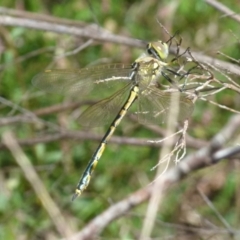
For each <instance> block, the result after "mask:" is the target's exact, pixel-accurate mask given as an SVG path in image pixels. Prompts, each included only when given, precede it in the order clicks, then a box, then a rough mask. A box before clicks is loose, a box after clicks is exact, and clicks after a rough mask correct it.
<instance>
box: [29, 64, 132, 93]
mask: <svg viewBox="0 0 240 240" xmlns="http://www.w3.org/2000/svg"><path fill="white" fill-rule="evenodd" d="M131 71H132V67H131V65H126V64H107V65H100V66H94V67H89V68H83V69H80V70H65V69H63V70H60V69H58V70H57V69H56V70H46V71H44V72H41V73H39V74H38V75H36V76H35V77H34V78H33V80H32V83H33V85H34V86H35V87H37V88H40V89H42V90H45V91H47V92H53V93H60V94H64V95H77V96H80V97H84V96H86V95H87V94H88V93H90V92H91V91H93V90H96V94H97V93H99V92H102V91H103V92H106V91H107V89H108V88H113V87H114V86H115V85H116V84H117V83H119V82H125V83H126V82H129V80H130V74H131ZM118 89H119V88H118ZM102 97H104V96H102ZM105 97H106V96H105Z"/></svg>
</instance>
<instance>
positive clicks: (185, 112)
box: [137, 87, 193, 125]
mask: <svg viewBox="0 0 240 240" xmlns="http://www.w3.org/2000/svg"><path fill="white" fill-rule="evenodd" d="M177 95H178V96H177ZM172 97H173V98H174V99H178V101H177V102H176V103H174V106H175V107H176V108H178V118H177V119H176V122H177V121H183V120H185V119H186V118H188V117H189V116H190V115H191V114H192V111H193V103H192V101H191V100H190V99H188V98H187V96H186V95H185V94H184V93H180V92H172V93H169V92H163V91H161V90H159V89H158V88H155V87H148V88H147V89H145V90H143V91H141V92H140V93H139V98H138V100H137V101H138V111H137V116H138V119H139V122H141V123H143V124H154V125H155V124H157V125H159V124H164V123H166V121H167V119H168V116H169V113H170V107H171V106H170V105H171V98H172ZM175 97H176V98H175Z"/></svg>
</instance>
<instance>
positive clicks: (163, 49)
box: [147, 41, 169, 60]
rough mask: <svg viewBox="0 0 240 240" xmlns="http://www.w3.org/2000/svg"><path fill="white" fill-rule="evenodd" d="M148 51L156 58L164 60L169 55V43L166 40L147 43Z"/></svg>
mask: <svg viewBox="0 0 240 240" xmlns="http://www.w3.org/2000/svg"><path fill="white" fill-rule="evenodd" d="M147 53H148V54H149V55H150V56H151V57H154V58H157V59H159V60H164V59H166V58H167V57H168V54H169V51H168V45H167V43H165V42H162V41H157V42H151V43H149V44H148V45H147Z"/></svg>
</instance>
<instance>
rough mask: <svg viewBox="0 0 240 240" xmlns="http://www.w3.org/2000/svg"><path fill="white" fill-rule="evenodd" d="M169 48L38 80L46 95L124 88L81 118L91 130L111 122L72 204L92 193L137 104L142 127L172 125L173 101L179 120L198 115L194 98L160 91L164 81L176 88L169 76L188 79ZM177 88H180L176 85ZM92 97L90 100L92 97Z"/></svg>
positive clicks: (154, 47)
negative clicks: (101, 164) (173, 64)
mask: <svg viewBox="0 0 240 240" xmlns="http://www.w3.org/2000/svg"><path fill="white" fill-rule="evenodd" d="M168 55H169V46H168V44H167V43H165V42H162V41H156V42H151V43H149V44H148V45H147V51H146V54H144V55H142V56H140V57H139V58H138V59H137V60H136V61H135V62H134V63H133V64H131V65H127V64H107V65H100V66H93V67H88V68H83V69H80V70H46V71H44V72H41V73H39V74H38V75H36V76H35V77H34V79H33V84H34V85H35V86H36V87H38V88H41V89H45V90H47V91H52V92H57V93H62V94H77V95H78V96H80V97H84V96H86V95H87V96H89V97H90V96H95V94H97V95H98V96H99V95H101V96H102V97H104V96H105V93H106V92H111V91H112V89H115V86H118V85H121V88H119V89H118V91H116V92H115V93H114V94H112V95H110V96H108V97H106V98H104V99H103V100H100V101H98V102H97V103H96V104H94V105H92V106H90V107H89V108H87V109H86V110H85V111H84V112H83V113H82V115H81V116H80V118H79V122H80V124H82V125H83V126H86V127H93V126H101V125H103V124H107V123H110V127H109V128H108V130H107V132H106V134H105V135H104V136H103V138H102V140H101V142H100V144H99V146H98V147H97V149H96V151H95V152H94V154H93V155H92V158H91V159H90V161H89V163H88V165H87V167H86V169H85V171H84V172H83V174H82V177H81V179H80V181H79V183H78V184H77V187H76V190H75V193H74V195H73V198H72V199H73V200H74V199H75V198H76V197H77V196H79V195H81V193H82V192H83V191H84V190H85V189H86V188H87V186H88V185H89V182H90V178H91V176H92V173H93V170H94V169H95V167H96V165H97V163H98V161H99V159H100V158H101V156H102V153H103V152H104V150H105V147H106V145H107V143H108V141H109V139H110V137H111V136H112V135H113V133H114V131H115V129H116V127H117V126H118V125H119V123H120V121H121V120H122V118H123V117H124V116H125V115H126V113H127V112H128V110H129V108H130V107H131V105H132V104H133V103H134V102H135V104H136V107H137V111H136V114H137V116H138V119H139V121H140V122H141V123H144V124H159V123H161V122H164V121H166V120H167V116H168V114H169V111H170V102H171V98H172V97H174V95H176V94H177V95H178V103H176V106H177V107H178V109H179V114H178V118H177V119H176V120H177V121H178V120H185V119H186V118H188V117H189V116H190V115H191V113H192V111H193V102H192V100H191V98H190V97H189V96H188V95H187V94H186V93H184V91H181V89H178V88H175V91H173V92H170V91H168V90H163V89H161V84H162V83H161V81H163V79H165V80H167V81H170V82H171V84H170V85H172V83H174V82H175V81H174V80H172V78H171V77H170V76H169V75H173V76H175V77H176V76H181V78H183V75H181V74H180V73H178V72H176V71H175V70H172V69H171V68H170V64H169V63H167V62H166V59H167V57H168ZM173 85H175V84H173ZM90 94H91V95H90Z"/></svg>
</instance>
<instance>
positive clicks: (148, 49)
mask: <svg viewBox="0 0 240 240" xmlns="http://www.w3.org/2000/svg"><path fill="white" fill-rule="evenodd" d="M147 53H148V54H149V55H153V53H152V46H151V44H148V45H147Z"/></svg>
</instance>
